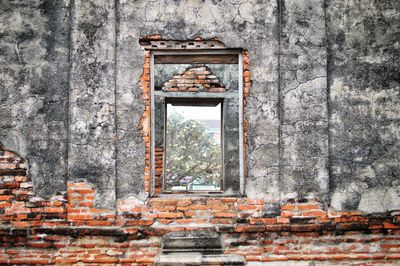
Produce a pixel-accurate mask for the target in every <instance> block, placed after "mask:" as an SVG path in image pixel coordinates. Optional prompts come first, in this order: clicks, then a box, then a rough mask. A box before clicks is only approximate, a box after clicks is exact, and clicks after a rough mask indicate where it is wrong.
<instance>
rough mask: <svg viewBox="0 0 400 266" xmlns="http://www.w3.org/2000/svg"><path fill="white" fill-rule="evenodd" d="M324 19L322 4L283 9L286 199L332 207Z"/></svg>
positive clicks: (310, 0) (304, 2) (290, 3)
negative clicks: (329, 183) (303, 200)
mask: <svg viewBox="0 0 400 266" xmlns="http://www.w3.org/2000/svg"><path fill="white" fill-rule="evenodd" d="M325 35H326V32H325V14H324V1H322V0H301V1H299V0H286V1H284V2H282V7H281V34H280V36H281V37H280V40H281V42H280V43H281V46H280V47H281V53H280V54H281V57H280V77H281V86H280V95H281V105H280V110H281V143H282V145H281V156H282V158H281V163H282V166H281V171H282V173H281V183H282V185H281V186H282V189H281V191H282V199H283V200H284V199H289V198H293V197H297V198H307V197H312V198H315V197H316V198H318V199H320V200H321V201H324V202H328V135H327V128H328V124H327V122H328V121H327V117H328V110H327V101H326V99H327V91H326V85H327V84H326V77H327V73H326V48H325Z"/></svg>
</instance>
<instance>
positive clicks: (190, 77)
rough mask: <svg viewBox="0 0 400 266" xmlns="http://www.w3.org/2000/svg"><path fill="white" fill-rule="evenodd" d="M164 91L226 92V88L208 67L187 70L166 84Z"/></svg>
mask: <svg viewBox="0 0 400 266" xmlns="http://www.w3.org/2000/svg"><path fill="white" fill-rule="evenodd" d="M162 90H163V91H174V92H176V91H186V92H187V91H190V92H199V91H207V92H224V91H225V86H224V84H222V83H221V81H219V79H218V78H217V77H216V76H215V75H213V73H212V72H211V70H210V69H209V68H208V67H207V66H205V65H204V66H198V67H192V68H188V69H186V70H185V71H184V72H183V73H182V74H179V75H175V76H174V77H173V78H172V79H170V80H168V81H167V82H165V83H164V86H163V87H162Z"/></svg>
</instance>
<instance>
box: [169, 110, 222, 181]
mask: <svg viewBox="0 0 400 266" xmlns="http://www.w3.org/2000/svg"><path fill="white" fill-rule="evenodd" d="M166 147H167V149H166V152H167V155H166V166H167V167H166V168H167V169H166V176H167V184H168V187H169V188H171V187H172V186H179V185H182V184H185V185H189V184H190V182H195V181H197V182H198V183H201V184H206V185H216V186H218V187H219V185H220V177H221V147H220V144H219V143H217V141H215V139H214V138H213V137H212V136H210V135H209V134H208V133H207V128H206V126H205V125H204V124H203V123H201V122H199V121H197V120H192V119H185V118H184V117H183V116H182V115H181V114H180V113H178V112H171V113H170V114H168V120H167V145H166ZM189 180H190V182H188V183H186V181H189Z"/></svg>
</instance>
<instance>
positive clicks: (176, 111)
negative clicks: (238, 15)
mask: <svg viewBox="0 0 400 266" xmlns="http://www.w3.org/2000/svg"><path fill="white" fill-rule="evenodd" d="M242 71H243V68H242V57H241V52H240V51H237V50H235V51H230V50H224V51H184V52H178V51H152V53H151V57H150V77H151V78H150V84H151V85H150V87H151V95H150V96H151V97H150V100H151V144H150V149H151V155H150V165H151V168H150V171H151V176H152V180H151V182H152V183H151V190H152V191H151V192H152V195H153V196H162V195H167V194H196V195H204V196H206V195H222V196H226V195H229V196H240V195H243V194H242V193H243V184H244V182H243V180H244V179H243V178H244V174H243V169H244V167H243V121H242V116H243V101H242V100H243V84H242V79H243V75H242Z"/></svg>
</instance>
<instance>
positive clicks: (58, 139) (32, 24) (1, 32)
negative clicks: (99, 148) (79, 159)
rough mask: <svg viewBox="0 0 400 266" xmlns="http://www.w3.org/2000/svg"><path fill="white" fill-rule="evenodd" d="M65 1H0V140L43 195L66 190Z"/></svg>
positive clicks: (66, 84) (67, 39)
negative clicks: (24, 165)
mask: <svg viewBox="0 0 400 266" xmlns="http://www.w3.org/2000/svg"><path fill="white" fill-rule="evenodd" d="M69 16H70V7H69V3H68V1H65V2H62V1H1V2H0V142H1V143H3V144H4V145H5V146H7V148H9V149H12V150H15V151H17V152H19V153H20V154H21V155H22V156H23V157H24V158H26V159H27V161H28V162H29V172H30V174H31V175H32V176H33V177H34V178H33V181H34V185H35V189H36V190H37V191H39V192H40V193H41V194H42V195H51V194H53V193H55V192H56V191H62V190H66V187H65V182H66V179H67V149H68V147H67V139H68V137H67V131H68V88H69V85H68V83H69V68H70V64H69V48H70V39H69Z"/></svg>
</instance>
